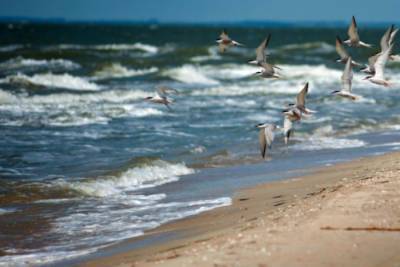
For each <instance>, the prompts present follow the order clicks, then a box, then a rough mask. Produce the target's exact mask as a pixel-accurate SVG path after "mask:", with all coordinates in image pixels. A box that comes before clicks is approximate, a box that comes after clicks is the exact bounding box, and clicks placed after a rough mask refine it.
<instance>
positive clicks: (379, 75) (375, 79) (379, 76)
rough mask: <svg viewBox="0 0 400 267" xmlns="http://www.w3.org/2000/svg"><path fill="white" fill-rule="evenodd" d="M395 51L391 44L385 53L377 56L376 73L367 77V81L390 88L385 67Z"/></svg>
mask: <svg viewBox="0 0 400 267" xmlns="http://www.w3.org/2000/svg"><path fill="white" fill-rule="evenodd" d="M392 49H393V44H391V45H390V46H389V47H388V48H387V49H386V50H385V51H383V52H382V53H380V54H378V55H377V58H376V61H375V63H374V65H373V66H374V69H375V73H374V74H373V75H370V76H367V77H365V79H366V80H369V81H370V82H372V83H375V84H378V85H383V86H385V87H388V86H390V83H389V81H387V80H385V77H384V74H383V72H384V70H385V65H386V63H387V61H388V59H389V56H390V53H391V51H392Z"/></svg>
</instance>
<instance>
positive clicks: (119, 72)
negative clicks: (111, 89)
mask: <svg viewBox="0 0 400 267" xmlns="http://www.w3.org/2000/svg"><path fill="white" fill-rule="evenodd" d="M157 71H158V68H156V67H152V68H148V69H128V68H127V67H125V66H122V65H121V64H119V63H113V64H111V65H109V66H105V67H104V68H102V69H101V70H98V71H96V72H95V73H94V76H95V77H94V78H93V79H109V78H124V77H133V76H140V75H146V74H150V73H154V72H157Z"/></svg>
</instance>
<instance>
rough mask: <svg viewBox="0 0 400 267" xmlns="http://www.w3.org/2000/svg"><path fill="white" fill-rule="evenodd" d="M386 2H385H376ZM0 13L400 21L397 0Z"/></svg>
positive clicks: (151, 4)
mask: <svg viewBox="0 0 400 267" xmlns="http://www.w3.org/2000/svg"><path fill="white" fill-rule="evenodd" d="M378 3H384V4H378ZM0 4H1V8H0V16H2V17H4V16H12V17H14V16H22V17H33V18H40V19H45V18H64V19H67V20H111V21H114V20H134V21H142V20H148V19H156V20H158V21H160V22H196V23H197V22H221V21H223V22H236V21H243V20H273V21H293V22H295V21H327V22H329V21H348V20H349V18H350V17H351V15H355V16H356V17H357V19H358V20H359V21H366V22H388V21H400V19H399V18H400V0H381V1H377V0H362V1H355V0H330V1H327V0H292V1H289V0H257V1H256V0H198V1H191V0H145V1H138V0H130V1H128V0H0Z"/></svg>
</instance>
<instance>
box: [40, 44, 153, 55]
mask: <svg viewBox="0 0 400 267" xmlns="http://www.w3.org/2000/svg"><path fill="white" fill-rule="evenodd" d="M59 49H63V50H87V49H89V50H90V49H93V50H110V51H123V50H140V51H143V52H145V53H150V54H155V53H157V52H158V51H159V49H158V47H157V46H154V45H150V44H144V43H140V42H138V43H134V44H102V45H80V44H60V45H56V46H48V47H46V48H45V50H59Z"/></svg>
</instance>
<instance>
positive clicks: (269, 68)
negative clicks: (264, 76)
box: [261, 62, 275, 74]
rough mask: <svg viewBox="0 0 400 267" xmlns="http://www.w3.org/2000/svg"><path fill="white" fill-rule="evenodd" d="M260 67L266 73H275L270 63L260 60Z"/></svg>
mask: <svg viewBox="0 0 400 267" xmlns="http://www.w3.org/2000/svg"><path fill="white" fill-rule="evenodd" d="M261 67H262V68H263V69H264V72H266V73H270V74H274V73H275V70H274V66H273V65H271V64H268V63H267V62H262V63H261Z"/></svg>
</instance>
